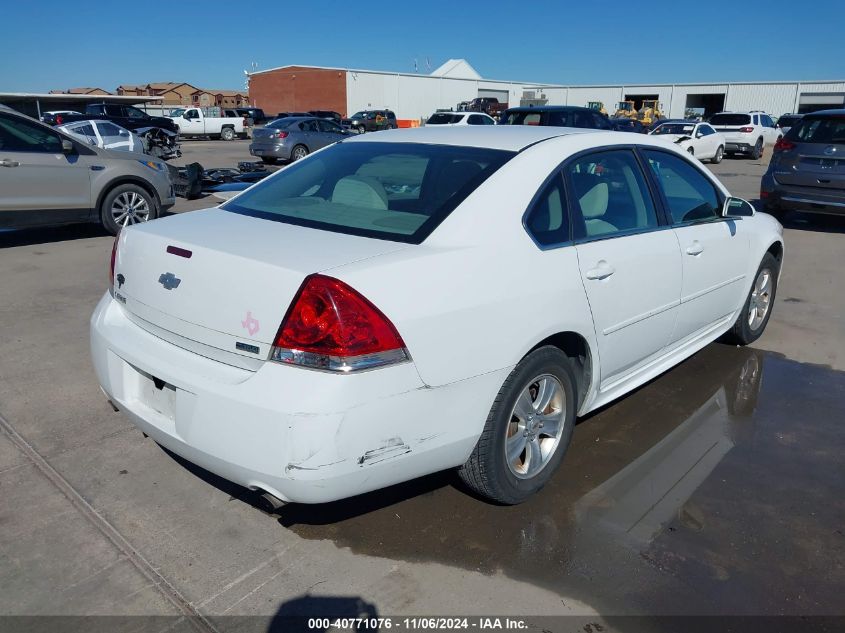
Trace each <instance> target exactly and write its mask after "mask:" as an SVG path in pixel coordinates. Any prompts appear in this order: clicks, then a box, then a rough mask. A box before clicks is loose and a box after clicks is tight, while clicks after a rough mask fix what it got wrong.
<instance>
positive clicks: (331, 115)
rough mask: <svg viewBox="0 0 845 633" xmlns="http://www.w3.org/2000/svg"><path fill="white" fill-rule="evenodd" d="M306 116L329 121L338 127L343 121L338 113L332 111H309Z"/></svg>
mask: <svg viewBox="0 0 845 633" xmlns="http://www.w3.org/2000/svg"><path fill="white" fill-rule="evenodd" d="M308 114H310V115H311V116H315V117H318V118H320V119H331V120H332V121H334V122H335V123H337V124H338V125H340V122H341V121H343V117H342V116H340V112H335V111H334V110H309V111H308Z"/></svg>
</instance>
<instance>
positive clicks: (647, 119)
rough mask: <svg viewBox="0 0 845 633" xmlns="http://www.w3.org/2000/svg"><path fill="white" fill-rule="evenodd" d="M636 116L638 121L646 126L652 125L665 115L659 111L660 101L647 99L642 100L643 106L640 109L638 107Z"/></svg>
mask: <svg viewBox="0 0 845 633" xmlns="http://www.w3.org/2000/svg"><path fill="white" fill-rule="evenodd" d="M637 118H638V119H639V121H640V123H642V124H643V125H645V126H646V127H652V126H653V125H654V124H655V123H657V122H658V121H659V120H660V119H663V118H665V117H664V116H663V113H662V112H661V111H660V103H658V102H657V101H654V100H650V99H647V100H644V101H643V107H642V109H640V113H639V115H638V116H637Z"/></svg>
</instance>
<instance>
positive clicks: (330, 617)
mask: <svg viewBox="0 0 845 633" xmlns="http://www.w3.org/2000/svg"><path fill="white" fill-rule="evenodd" d="M378 616H379V612H378V609H377V608H376V605H374V604H372V603H371V602H367V601H366V600H364V599H363V598H361V597H360V596H310V595H304V596H300V597H298V598H293V599H292V600H286V601H285V602H283V603H282V604H281V605H279V609H278V611H276V615H275V616H273V619H272V620H271V621H270V625H269V626H268V627H267V633H321V632H323V631H329V630H334V629H333V628H332V622H333V621H335V620H338V619H340V620H365V621H367V623H366V624H362V625H361V628H360V629H358V627H357V626H352V627H350V628H352V629H353V630H355V629H357V630H369V631H372V630H375V631H377V630H379V628H381V627H380V626H378V623H377V622H372V619H374V618H378ZM370 624H372V626H368V625H370ZM343 628H344V629H345V628H346V627H343Z"/></svg>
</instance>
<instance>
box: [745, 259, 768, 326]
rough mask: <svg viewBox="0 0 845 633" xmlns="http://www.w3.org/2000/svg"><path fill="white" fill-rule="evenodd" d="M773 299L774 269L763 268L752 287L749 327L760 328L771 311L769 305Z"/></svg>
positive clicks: (749, 302) (749, 303) (749, 305)
mask: <svg viewBox="0 0 845 633" xmlns="http://www.w3.org/2000/svg"><path fill="white" fill-rule="evenodd" d="M771 299H772V271H771V270H769V269H768V268H763V269H762V270H761V271H760V272H759V273H758V275H757V279H755V280H754V287H753V288H752V289H751V298H750V299H749V301H748V327H750V328H751V329H752V330H757V329H759V327H760V325H762V323H763V321H764V320H765V319H766V315H767V314H768V313H769V306H770V304H771Z"/></svg>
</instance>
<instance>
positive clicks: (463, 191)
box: [223, 142, 515, 244]
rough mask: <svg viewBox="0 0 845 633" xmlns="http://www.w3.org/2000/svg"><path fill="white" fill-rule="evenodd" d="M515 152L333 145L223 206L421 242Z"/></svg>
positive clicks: (344, 230)
mask: <svg viewBox="0 0 845 633" xmlns="http://www.w3.org/2000/svg"><path fill="white" fill-rule="evenodd" d="M514 155H515V154H514V152H508V151H503V150H492V149H486V148H474V147H455V146H448V145H424V144H415V143H372V142H353V143H338V144H336V145H333V146H331V147H329V148H328V149H325V150H323V151H321V152H319V153H318V154H315V155H314V156H311V157H309V158H306V159H305V160H302V161H298V162H296V163H294V164H292V165H290V166H289V167H287V168H285V169H284V170H281V171H279V172H278V173H277V174H276V175H274V176H272V177H270V178H267V179H265V180H263V181H261V182H260V183H259V184H257V185H256V186H254V187H253V188H252V189H250V190H249V191H246V192H244V193H243V194H241V195H240V196H238V198H237V200H233V201H231V202H229V203H228V204H226V205H224V206H223V209H225V210H226V211H231V212H233V213H241V214H243V215H249V216H253V217H258V218H263V219H266V220H273V221H276V222H284V223H287V224H296V225H299V226H308V227H312V228H317V229H322V230H326V231H333V232H337V233H348V234H351V235H361V236H365V237H374V238H378V239H386V240H393V241H397V242H409V243H412V244H419V243H421V242H422V241H423V240H424V239H425V238H426V237H428V236H429V235H430V234H431V232H432V231H433V230H434V229H435V228H437V226H438V225H439V224H440V223H441V222H442V221H443V220H444V219H445V218H446V217H447V216H448V215H449V214H450V213H451V212H452V211H453V210H454V209H455V208H456V207H457V206H458V205H459V204H460V203H461V202H462V201H463V200H464V199H465V198H466V197H467V196H468V195H469V194H471V193H472V192H473V191H474V190H475V189H476V188H477V187H478V186H479V185H481V183H483V182H484V181H485V180H486V179H487V178H489V177H490V175H491V174H493V173H494V172H495V171H496V170H497V169H499V168H500V167H501V166H502V165H504V164H505V163H506V162H507V161H508V160H510V159H511V158H512V157H513V156H514Z"/></svg>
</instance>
